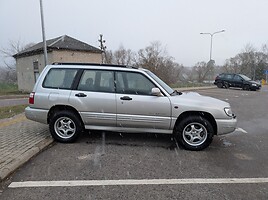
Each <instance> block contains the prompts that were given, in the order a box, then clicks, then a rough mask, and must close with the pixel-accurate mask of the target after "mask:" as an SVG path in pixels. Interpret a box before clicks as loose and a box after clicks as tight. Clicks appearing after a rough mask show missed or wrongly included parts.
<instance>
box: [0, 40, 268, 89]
mask: <svg viewBox="0 0 268 200" xmlns="http://www.w3.org/2000/svg"><path fill="white" fill-rule="evenodd" d="M31 45H33V44H28V45H23V44H22V43H21V42H20V41H18V42H11V43H10V47H9V48H7V49H3V48H2V49H0V53H1V54H2V56H4V57H9V58H12V55H14V54H16V53H18V52H20V51H22V50H24V49H25V48H28V47H30V46H31ZM103 56H104V57H105V58H104V61H105V63H108V64H119V65H129V66H138V67H142V68H145V69H149V70H150V71H152V72H153V73H155V74H156V75H157V76H159V77H160V78H161V79H162V80H164V81H165V82H166V83H168V84H177V85H179V84H180V83H183V82H198V83H203V82H206V81H208V82H212V81H213V80H214V79H215V76H216V75H217V74H219V73H223V72H229V73H241V74H245V75H246V76H248V77H250V78H251V79H253V80H261V79H263V78H265V77H264V74H263V72H264V70H265V69H266V70H267V69H268V47H267V46H266V45H263V46H262V48H261V49H259V50H258V49H256V48H254V47H253V46H252V45H251V44H247V45H246V46H245V48H244V49H242V51H241V52H240V53H238V54H237V55H235V56H234V57H231V58H229V59H227V60H226V62H225V63H224V65H222V66H219V65H215V62H214V61H213V60H211V61H209V62H205V61H201V62H197V63H196V64H195V65H194V66H191V67H185V66H184V65H183V64H179V63H177V62H175V59H174V58H173V57H172V56H170V55H169V54H168V52H167V51H166V49H165V48H164V47H163V46H162V44H161V43H160V42H152V43H150V45H149V46H147V47H145V48H142V49H140V50H138V51H137V52H135V51H132V50H131V49H126V48H125V47H124V46H120V47H119V48H118V49H117V50H114V51H112V50H106V51H105V52H104V54H103ZM15 69H16V67H15V60H14V59H13V60H12V62H9V63H4V66H2V67H1V66H0V82H16V71H15Z"/></svg>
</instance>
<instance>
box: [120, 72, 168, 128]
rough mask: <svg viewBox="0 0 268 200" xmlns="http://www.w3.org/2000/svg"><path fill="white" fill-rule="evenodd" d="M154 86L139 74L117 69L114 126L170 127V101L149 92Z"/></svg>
mask: <svg viewBox="0 0 268 200" xmlns="http://www.w3.org/2000/svg"><path fill="white" fill-rule="evenodd" d="M154 87H156V86H155V85H154V83H152V82H151V81H150V80H149V79H148V78H147V77H146V76H145V75H144V74H142V73H138V72H116V106H117V126H119V127H124V128H126V127H129V128H145V129H146V128H148V129H166V130H167V129H169V128H170V121H171V120H170V119H171V104H170V100H169V98H168V97H166V96H159V97H158V96H153V95H151V90H152V88H154Z"/></svg>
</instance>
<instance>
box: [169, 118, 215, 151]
mask: <svg viewBox="0 0 268 200" xmlns="http://www.w3.org/2000/svg"><path fill="white" fill-rule="evenodd" d="M174 134H175V137H176V139H177V141H178V142H179V143H180V145H181V146H182V147H183V148H184V149H187V150H193V151H200V150H203V149H205V148H207V147H208V146H209V145H210V143H211V142H212V140H213V135H214V130H213V127H212V125H211V123H210V122H209V121H208V120H207V119H205V118H203V117H201V116H189V117H187V118H185V119H183V120H182V121H181V122H179V123H178V124H176V127H175V130H174Z"/></svg>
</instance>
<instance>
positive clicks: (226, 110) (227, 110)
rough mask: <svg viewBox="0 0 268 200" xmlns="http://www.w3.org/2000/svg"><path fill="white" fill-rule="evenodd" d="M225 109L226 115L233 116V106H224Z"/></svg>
mask: <svg viewBox="0 0 268 200" xmlns="http://www.w3.org/2000/svg"><path fill="white" fill-rule="evenodd" d="M224 111H225V113H226V115H228V116H229V117H232V116H233V112H232V110H231V108H224Z"/></svg>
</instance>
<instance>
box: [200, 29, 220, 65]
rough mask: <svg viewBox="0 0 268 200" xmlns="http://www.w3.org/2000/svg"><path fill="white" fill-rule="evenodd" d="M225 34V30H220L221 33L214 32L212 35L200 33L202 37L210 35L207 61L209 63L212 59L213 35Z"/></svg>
mask: <svg viewBox="0 0 268 200" xmlns="http://www.w3.org/2000/svg"><path fill="white" fill-rule="evenodd" d="M222 32H225V30H221V31H216V32H214V33H200V34H202V35H210V54H209V61H211V58H212V42H213V35H215V34H217V33H222Z"/></svg>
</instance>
